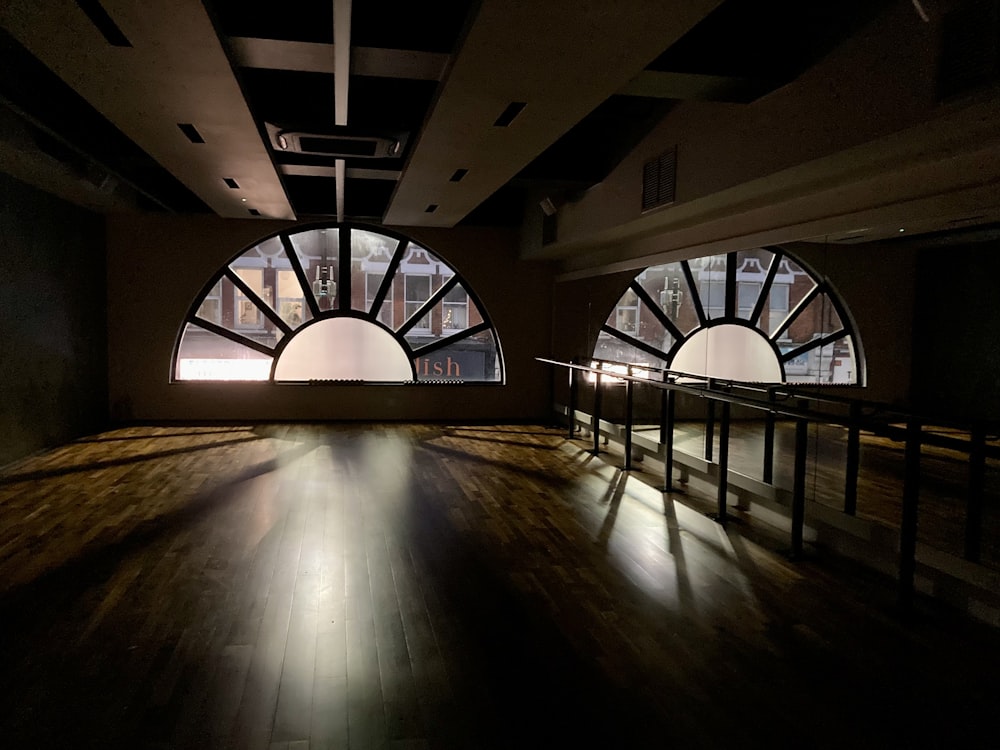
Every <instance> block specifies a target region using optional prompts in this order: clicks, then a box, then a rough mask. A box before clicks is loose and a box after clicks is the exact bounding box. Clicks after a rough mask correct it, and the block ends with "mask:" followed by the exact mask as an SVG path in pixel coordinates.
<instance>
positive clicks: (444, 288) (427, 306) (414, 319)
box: [396, 276, 458, 336]
mask: <svg viewBox="0 0 1000 750" xmlns="http://www.w3.org/2000/svg"><path fill="white" fill-rule="evenodd" d="M457 284H458V276H452V277H451V278H450V279H448V280H447V281H446V282H444V283H443V284H442V285H441V288H440V289H438V290H437V291H436V292H434V294H432V295H431V296H430V297H428V298H427V301H426V302H424V304H422V305H421V306H420V307H419V308H418V309H417V311H416V312H415V313H413V315H411V316H410V317H409V318H407V319H406V321H405V322H404V323H403V325H401V326H400V327H399V328H398V329H396V333H398V334H399V335H400V336H405V335H406V332H407V331H409V330H410V329H411V328H413V326H415V325H416V324H417V323H418V322H419V321H420V319H421V318H422V317H424V316H425V315H427V313H429V312H430V311H431V310H433V309H434V305H436V304H437V303H438V302H440V301H441V300H442V299H444V296H445V295H446V294H447V293H448V292H450V291H451V290H452V289H454V288H455V286H456V285H457ZM404 302H405V301H404Z"/></svg>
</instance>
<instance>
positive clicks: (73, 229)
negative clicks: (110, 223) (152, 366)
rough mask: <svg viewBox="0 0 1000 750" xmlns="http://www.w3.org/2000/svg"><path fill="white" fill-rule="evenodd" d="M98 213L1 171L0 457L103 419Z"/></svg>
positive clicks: (4, 460) (84, 430)
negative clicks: (0, 350)
mask: <svg viewBox="0 0 1000 750" xmlns="http://www.w3.org/2000/svg"><path fill="white" fill-rule="evenodd" d="M106 268H107V266H106V261H105V250H104V219H103V218H102V217H101V216H98V215H97V214H94V213H91V212H89V211H86V210H84V209H81V208H78V207H76V206H74V205H71V204H69V203H66V202H65V201H62V200H60V199H59V198H55V197H53V196H51V195H48V194H47V193H43V192H40V191H38V190H36V189H34V188H32V187H29V186H28V185H26V184H24V183H22V182H18V181H17V180H14V179H13V178H11V177H8V176H7V175H4V174H0V327H2V332H3V350H2V351H3V353H2V355H0V466H2V465H5V464H8V463H10V462H11V461H13V460H15V459H17V458H20V457H22V456H25V455H28V454H30V453H32V452H34V451H37V450H39V449H41V448H45V447H49V446H52V445H56V444H59V443H62V442H65V441H67V440H70V439H72V438H75V437H79V436H80V435H84V434H88V433H91V432H95V431H98V430H100V429H102V428H103V427H104V426H105V425H106V424H107V335H106V326H107V315H106V310H107V303H106V291H105V290H106V282H105V279H106Z"/></svg>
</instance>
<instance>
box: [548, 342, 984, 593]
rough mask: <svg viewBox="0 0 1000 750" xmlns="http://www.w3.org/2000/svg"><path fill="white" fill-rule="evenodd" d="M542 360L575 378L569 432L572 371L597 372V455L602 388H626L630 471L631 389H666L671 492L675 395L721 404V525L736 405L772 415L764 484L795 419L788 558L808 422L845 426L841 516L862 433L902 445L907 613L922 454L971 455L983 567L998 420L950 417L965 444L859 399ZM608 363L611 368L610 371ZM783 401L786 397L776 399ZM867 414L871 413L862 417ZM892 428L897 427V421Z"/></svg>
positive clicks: (853, 497)
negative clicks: (988, 465) (986, 476)
mask: <svg viewBox="0 0 1000 750" xmlns="http://www.w3.org/2000/svg"><path fill="white" fill-rule="evenodd" d="M536 359H537V360H538V361H539V362H543V363H546V364H551V365H555V366H557V367H566V368H568V369H569V372H570V374H571V377H570V383H571V394H572V398H571V401H572V402H573V408H572V409H571V410H570V413H569V421H570V434H571V435H572V434H573V433H572V430H573V424H574V423H575V421H576V413H575V411H576V410H575V403H576V400H577V393H576V384H575V381H576V378H575V377H573V375H572V374H573V373H574V372H589V373H593V374H594V375H596V378H595V384H594V389H595V392H594V398H595V403H594V414H593V415H592V420H591V426H592V429H593V431H594V435H593V437H594V453H595V454H596V453H598V451H599V440H600V421H601V420H600V408H601V391H602V390H603V389H602V388H601V385H602V380H603V379H605V378H611V379H614V380H617V381H624V382H625V383H626V391H627V392H626V409H627V412H628V413H627V415H626V424H625V429H626V433H627V434H626V436H625V462H624V467H623V468H624V469H625V470H629V469H631V445H632V440H631V432H632V427H633V421H634V420H633V414H632V412H633V390H634V386H635V385H636V384H637V383H638V384H642V385H643V386H645V387H649V388H654V389H657V390H661V391H662V392H663V398H662V400H661V419H660V422H661V424H660V440H659V443H660V445H661V446H665V450H666V451H667V455H666V458H665V461H664V486H663V490H664V492H669V491H671V490H672V473H673V429H674V396H675V394H677V393H686V394H690V395H693V396H696V397H698V398H705V399H709V404H710V405H714V402H716V401H719V402H721V403H722V405H723V408H722V419H721V425H720V449H719V452H720V455H719V463H718V486H717V493H718V494H717V504H718V511H717V514H716V519H717V520H718V521H719V522H720V523H723V524H724V523H725V522H726V517H727V509H726V495H727V490H728V436H729V426H730V420H731V407H732V406H733V405H738V406H743V407H748V408H750V409H756V410H760V411H763V412H764V413H765V414H766V415H767V421H766V425H767V427H768V428H769V430H768V431H766V434H765V442H766V443H767V445H765V451H764V455H765V466H764V482H765V483H766V484H771V483H772V470H771V469H772V467H771V466H769V465H768V462H771V461H773V427H774V418H775V417H776V416H782V417H785V418H788V419H791V420H793V421H794V422H795V424H796V440H795V477H794V482H793V492H792V495H793V496H792V508H791V510H792V517H791V522H792V524H791V556H792V557H793V558H797V557H800V556H801V554H802V541H803V529H804V522H805V521H804V518H805V513H804V510H805V461H806V452H807V450H808V445H807V440H806V435H807V427H808V423H809V422H821V423H825V424H834V425H839V426H842V427H846V428H847V429H848V438H849V439H848V457H847V461H848V467H847V472H846V474H847V476H846V477H845V491H844V512H845V513H847V514H849V515H854V514H855V512H856V504H857V473H858V468H859V461H858V445H857V441H858V433H859V431H860V430H862V429H864V430H866V431H869V432H873V433H875V434H882V435H887V436H889V437H895V439H897V440H900V441H902V442H903V443H904V444H905V463H906V472H905V474H906V476H905V483H904V485H905V486H904V488H903V516H902V518H901V520H900V527H899V533H900V555H899V594H898V602H899V605H900V608H901V609H902V610H903V611H907V610H908V609H909V608H910V606H911V604H912V600H913V581H914V571H915V567H916V542H917V508H918V500H919V474H920V451H921V446H922V445H925V444H927V445H940V446H942V447H947V448H958V449H959V450H966V452H968V454H969V472H970V474H969V484H970V488H969V489H970V493H969V497H968V508H967V514H966V539H965V557H966V559H968V560H970V561H973V562H978V560H979V556H980V544H981V540H980V536H981V531H982V529H981V525H982V523H981V518H982V502H983V473H984V463H985V459H986V458H987V457H991V458H997V457H1000V447H998V446H994V445H987V444H986V435H987V434H996V429H995V428H996V423H988V422H985V421H978V422H972V421H968V422H962V421H960V420H955V419H952V420H950V424H949V425H942V426H947V427H950V428H956V427H957V428H958V429H965V430H968V431H969V433H970V438H969V440H968V441H964V440H959V439H956V438H954V437H949V438H945V437H942V436H939V435H935V433H933V432H932V431H929V430H925V425H926V424H927V421H925V418H924V417H922V416H921V415H918V414H915V413H912V412H908V411H905V410H903V409H901V408H899V407H896V406H893V407H891V408H887V405H885V404H879V403H877V402H866V401H863V400H861V399H847V398H843V397H839V396H831V395H816V394H814V393H811V392H808V391H804V390H802V389H798V388H788V387H785V386H784V385H774V386H767V387H766V388H765V387H763V386H762V384H759V383H746V382H741V381H732V380H719V379H716V378H708V377H705V376H701V375H693V374H691V373H684V372H678V371H674V370H669V369H666V368H661V367H648V366H646V365H642V366H641V368H642V370H643V371H644V372H645V373H660V375H661V378H662V379H661V380H655V379H651V378H649V377H642V376H638V375H635V374H633V369H634V368H637V367H639V366H638V365H635V364H634V363H627V362H615V361H612V360H602V359H596V358H592V359H591V360H590V361H591V362H593V363H595V364H597V366H596V367H595V366H590V365H581V364H577V363H575V362H562V361H559V360H554V359H547V358H544V357H536ZM608 366H611V367H613V368H614V370H613V371H609V369H608ZM779 397H780V399H781V400H779ZM811 402H818V403H820V404H822V403H830V404H836V405H838V406H847V407H848V409H847V413H846V414H844V413H840V412H836V411H830V410H821V409H817V408H815V406H810V403H811ZM865 409H869V410H873V411H872V412H871V413H867V414H866V413H865ZM878 411H886V412H891V414H892V416H893V418H892V420H891V422H890V421H888V420H889V414H888V413H883V414H882V415H881V416H877V415H876V413H877V412H878ZM709 414H710V417H709V419H710V420H711V421H712V422H713V423H714V421H715V416H714V415H715V412H714V409H709ZM893 423H895V424H893ZM710 440H711V437H710V436H709V437H708V439H707V440H706V457H705V458H706V460H707V461H709V462H711V461H712V454H711V448H710V443H709V441H710Z"/></svg>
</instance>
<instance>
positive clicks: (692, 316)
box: [637, 263, 698, 333]
mask: <svg viewBox="0 0 1000 750" xmlns="http://www.w3.org/2000/svg"><path fill="white" fill-rule="evenodd" d="M637 280H638V281H639V283H640V284H641V285H642V288H643V289H645V290H646V292H647V294H649V296H650V297H651V298H652V299H653V301H654V302H656V303H657V304H659V306H660V309H661V310H663V312H664V313H666V315H667V317H668V318H669V319H670V320H671V322H672V323H673V324H674V325H675V326H677V327H678V328H679V329H680V330H681V331H682V332H683V333H687V332H689V331H691V330H694V329H695V328H696V327H697V326H698V315H697V313H696V312H695V309H694V303H693V302H692V301H691V292H690V290H689V289H688V284H687V279H686V278H685V276H684V270H683V268H682V267H681V264H680V263H667V264H665V265H662V266H650V267H649V268H647V269H646V270H645V271H644V272H643V273H641V274H639V276H638V277H637Z"/></svg>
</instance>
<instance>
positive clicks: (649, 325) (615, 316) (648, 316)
mask: <svg viewBox="0 0 1000 750" xmlns="http://www.w3.org/2000/svg"><path fill="white" fill-rule="evenodd" d="M661 283H662V282H661ZM623 302H624V303H628V302H631V303H633V304H631V305H628V304H623ZM608 325H609V326H610V327H611V328H614V329H615V330H618V331H621V332H622V333H625V334H627V335H629V336H632V337H634V338H637V339H639V340H640V341H642V342H644V343H646V344H649V345H650V346H652V347H655V348H657V349H659V350H660V351H662V352H663V355H664V356H666V354H667V352H669V351H670V347H671V346H673V344H674V337H673V336H671V335H670V333H669V332H668V331H667V329H666V328H665V327H664V326H663V324H662V323H661V322H660V321H659V319H658V318H657V317H656V315H654V314H653V311H652V310H650V309H649V308H648V307H647V306H646V305H645V304H644V303H642V302H641V301H640V300H639V298H638V296H637V295H636V294H635V292H633V291H631V290H629V291H628V292H626V293H625V294H624V295H623V296H622V298H621V300H619V303H618V305H616V306H615V309H614V310H613V311H612V313H611V316H610V317H609V318H608Z"/></svg>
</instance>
